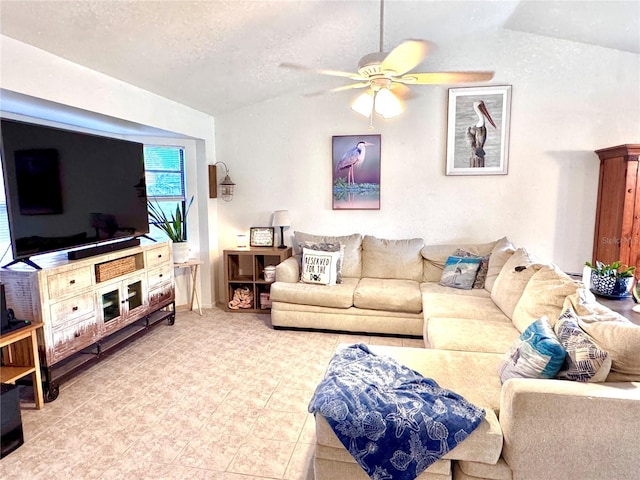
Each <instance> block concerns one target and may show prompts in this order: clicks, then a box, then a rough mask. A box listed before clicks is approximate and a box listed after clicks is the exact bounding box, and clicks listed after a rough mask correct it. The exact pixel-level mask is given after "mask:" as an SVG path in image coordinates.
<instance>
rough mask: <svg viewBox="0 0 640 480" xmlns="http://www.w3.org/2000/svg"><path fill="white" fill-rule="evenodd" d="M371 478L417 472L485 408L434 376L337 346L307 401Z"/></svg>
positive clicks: (398, 479)
mask: <svg viewBox="0 0 640 480" xmlns="http://www.w3.org/2000/svg"><path fill="white" fill-rule="evenodd" d="M309 412H311V413H314V414H315V413H316V412H320V413H322V415H323V416H324V417H325V418H326V419H327V421H328V422H329V425H330V426H331V428H332V429H333V431H334V432H335V433H336V435H337V437H338V438H339V439H340V441H341V442H342V444H343V445H344V446H345V448H346V449H347V450H348V451H349V453H351V455H353V458H355V460H356V461H357V462H358V464H359V465H360V466H361V467H362V468H363V469H364V471H365V472H366V473H367V474H368V475H369V477H371V478H372V479H373V480H414V479H415V478H416V477H417V476H418V475H420V473H422V472H423V471H424V470H425V469H426V468H427V467H429V465H431V464H432V463H434V462H435V461H437V460H438V459H439V458H441V457H442V456H443V455H445V454H446V453H447V452H448V451H450V450H451V449H453V448H454V447H456V446H457V445H458V444H459V443H460V442H462V441H463V440H464V439H465V438H467V437H468V436H469V434H470V433H471V432H472V431H473V430H474V429H475V428H476V427H477V426H478V425H479V424H480V421H481V420H482V418H483V417H484V415H485V411H484V409H482V408H478V407H476V406H474V405H472V404H471V403H469V402H468V401H466V400H465V399H464V398H462V397H461V396H460V395H458V394H457V393H454V392H452V391H450V390H446V389H444V388H440V386H439V385H438V384H437V383H436V382H435V381H434V380H432V379H428V378H425V377H424V376H422V375H420V374H419V373H418V372H416V371H414V370H412V369H410V368H408V367H406V366H404V365H401V364H399V363H398V362H396V361H395V360H393V359H391V358H389V357H386V356H382V355H376V354H374V353H372V352H371V351H370V350H369V349H368V347H367V346H366V345H363V344H359V345H351V346H349V347H346V348H344V349H343V350H341V351H339V352H336V354H335V355H334V356H333V358H332V359H331V362H330V363H329V367H328V369H327V372H326V374H325V376H324V378H323V380H322V381H321V382H320V384H319V385H318V387H317V388H316V391H315V393H314V395H313V398H312V399H311V402H310V403H309Z"/></svg>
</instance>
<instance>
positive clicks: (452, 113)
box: [446, 85, 511, 175]
mask: <svg viewBox="0 0 640 480" xmlns="http://www.w3.org/2000/svg"><path fill="white" fill-rule="evenodd" d="M480 103H482V104H483V105H480ZM483 107H484V108H483ZM510 116H511V85H498V86H490V87H466V88H450V89H449V98H448V108H447V162H446V174H447V175H506V174H507V173H508V166H509V123H510ZM490 119H491V120H490ZM482 123H484V128H485V131H484V133H485V137H484V143H483V142H482V141H481V140H482V127H483V126H482V125H481V124H482ZM494 125H495V126H494Z"/></svg>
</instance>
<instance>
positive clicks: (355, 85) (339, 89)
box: [304, 82, 369, 97]
mask: <svg viewBox="0 0 640 480" xmlns="http://www.w3.org/2000/svg"><path fill="white" fill-rule="evenodd" d="M368 86H369V82H362V83H350V84H349V85H344V86H342V87H336V88H332V89H330V90H319V91H316V92H310V93H305V94H304V96H305V97H317V96H318V95H324V94H325V93H334V92H342V91H344V90H351V89H353V88H365V87H368Z"/></svg>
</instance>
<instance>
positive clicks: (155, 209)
mask: <svg viewBox="0 0 640 480" xmlns="http://www.w3.org/2000/svg"><path fill="white" fill-rule="evenodd" d="M192 203H193V197H191V199H190V200H189V204H187V203H186V202H184V201H183V202H180V204H178V205H177V206H176V211H175V212H170V213H169V214H167V213H166V212H165V211H164V210H162V209H161V208H160V205H159V204H158V202H155V204H154V203H152V202H151V201H150V200H149V201H147V209H148V211H149V218H151V223H153V224H154V225H155V226H156V227H158V228H159V229H160V230H162V231H163V232H164V233H165V234H166V235H167V237H169V239H170V240H171V241H172V242H173V261H174V263H184V262H186V261H187V260H189V244H188V243H187V223H186V220H187V215H188V214H189V209H190V208H191V204H192Z"/></svg>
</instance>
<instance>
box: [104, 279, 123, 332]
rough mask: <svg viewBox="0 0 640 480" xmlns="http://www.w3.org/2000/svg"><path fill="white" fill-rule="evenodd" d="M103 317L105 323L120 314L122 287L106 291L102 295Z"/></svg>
mask: <svg viewBox="0 0 640 480" xmlns="http://www.w3.org/2000/svg"><path fill="white" fill-rule="evenodd" d="M101 300H102V301H101V306H102V319H103V321H104V323H105V325H106V324H107V323H109V322H112V321H114V320H116V319H117V318H118V317H119V316H120V288H118V287H113V290H109V291H107V292H104V293H103V294H102V295H101Z"/></svg>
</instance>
